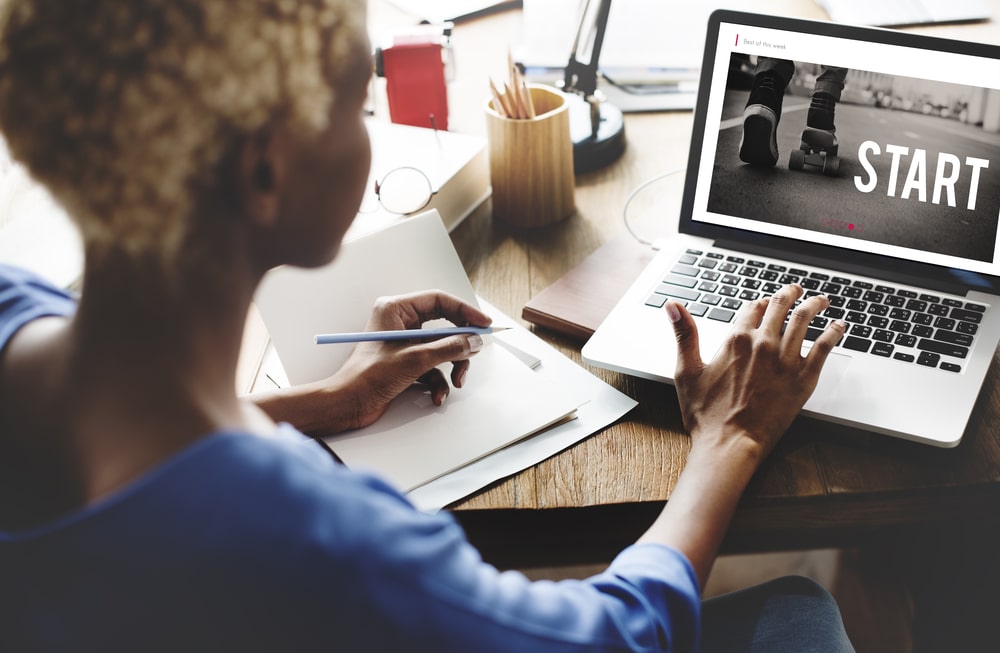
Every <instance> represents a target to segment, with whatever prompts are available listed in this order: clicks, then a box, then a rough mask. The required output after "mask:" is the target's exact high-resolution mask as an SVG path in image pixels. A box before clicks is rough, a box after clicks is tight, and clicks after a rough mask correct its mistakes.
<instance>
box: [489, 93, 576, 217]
mask: <svg viewBox="0 0 1000 653" xmlns="http://www.w3.org/2000/svg"><path fill="white" fill-rule="evenodd" d="M528 92H529V93H531V99H532V101H533V103H534V106H535V117H534V118H525V119H513V118H506V117H504V116H503V115H502V114H501V113H498V112H497V111H496V110H495V109H494V106H493V100H490V101H489V102H487V103H486V134H487V139H488V141H489V155H490V182H491V184H492V186H493V216H494V217H495V218H497V219H498V220H501V221H503V222H505V223H507V224H509V225H511V226H514V227H525V228H535V227H544V226H546V225H550V224H553V223H555V222H558V221H560V220H563V219H565V218H568V217H569V216H571V215H573V213H574V212H575V211H576V204H575V202H574V184H575V179H574V177H573V142H572V141H571V140H570V133H569V105H568V104H567V103H566V98H565V96H564V95H563V94H562V93H560V92H559V91H557V90H556V89H554V88H551V87H547V86H535V85H529V86H528Z"/></svg>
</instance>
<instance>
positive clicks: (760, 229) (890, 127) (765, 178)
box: [582, 11, 1000, 447]
mask: <svg viewBox="0 0 1000 653" xmlns="http://www.w3.org/2000/svg"><path fill="white" fill-rule="evenodd" d="M775 57H777V58H782V59H785V60H786V61H790V62H791V66H790V67H791V68H793V69H794V73H793V74H792V76H791V79H790V81H789V84H788V86H787V89H786V91H785V93H784V94H783V95H782V98H783V104H782V110H781V116H780V120H779V122H778V126H777V133H776V143H777V148H778V160H777V162H776V163H775V164H774V165H773V166H769V165H766V162H765V163H764V164H761V163H760V162H759V161H757V162H756V163H755V164H748V163H744V161H742V160H741V149H742V148H741V141H742V139H743V131H744V112H745V105H746V103H747V98H748V94H749V89H750V88H751V85H752V83H753V80H754V79H755V75H756V73H757V72H758V70H761V69H765V68H767V67H768V66H769V65H773V63H774V62H771V64H768V63H767V62H766V61H765V62H764V63H763V64H762V63H761V59H766V58H775ZM784 65H786V66H788V65H789V64H788V63H786V64H784ZM830 67H841V68H846V69H847V73H846V78H845V79H844V87H843V91H842V94H841V99H840V101H839V102H838V103H837V104H836V107H835V112H834V113H835V128H836V129H835V135H836V137H837V140H838V142H837V148H836V150H834V149H832V148H831V147H829V146H830V145H831V143H832V141H825V142H820V141H822V139H819V141H817V139H816V138H815V134H812V135H811V136H809V137H808V138H807V137H806V136H805V135H804V132H805V131H806V127H807V121H811V120H812V119H811V118H809V106H810V102H811V97H810V96H811V92H812V89H813V87H814V85H815V84H816V80H817V78H818V77H819V76H820V75H822V74H823V73H824V72H825V71H826V70H827V68H830ZM786 70H787V68H786ZM750 113H751V114H754V113H757V114H759V112H754V111H751V112H750ZM814 122H815V121H814ZM820 136H822V134H820ZM752 137H753V133H752V130H751V131H750V132H748V138H749V139H751V140H752ZM803 138H806V139H807V140H808V141H809V142H808V143H805V142H803ZM749 158H751V159H752V158H753V157H749ZM661 218H662V220H664V221H674V220H677V232H678V235H677V236H674V237H670V238H669V239H666V240H664V241H663V242H661V243H658V249H659V251H658V252H657V253H656V255H655V257H654V259H653V260H652V262H651V263H650V264H649V266H648V267H647V268H646V269H645V270H644V271H643V272H642V273H641V274H640V276H639V278H638V279H636V280H635V281H634V283H633V284H632V286H631V287H630V289H629V290H628V291H627V292H626V293H625V295H624V296H623V297H622V298H621V299H620V300H619V302H618V303H617V305H616V306H615V308H614V309H613V310H612V312H611V313H610V314H609V315H608V317H607V318H606V319H605V320H604V322H603V323H602V324H601V326H600V327H599V328H598V329H597V331H596V332H595V333H594V335H593V336H592V337H591V338H590V339H589V340H588V342H587V343H586V344H585V346H584V347H583V350H582V354H583V358H584V360H585V361H587V362H588V363H590V364H593V365H595V366H599V367H604V368H608V369H612V370H617V371H620V372H625V373H628V374H632V375H635V376H639V377H643V378H647V379H653V380H657V381H663V382H667V383H671V382H672V381H673V374H674V367H675V363H676V345H675V343H674V338H673V334H672V329H671V326H670V323H669V321H668V319H667V316H666V314H665V312H664V310H663V304H664V302H666V301H667V299H669V298H674V299H678V300H680V301H682V302H685V304H686V306H687V307H688V310H689V311H691V312H692V313H693V314H695V315H696V316H697V317H696V321H697V322H698V329H699V334H700V336H701V338H700V345H701V354H702V358H703V359H704V360H705V361H708V360H711V358H712V357H713V356H714V355H715V353H716V351H718V349H719V347H720V346H721V343H722V342H723V341H724V339H725V338H726V336H727V334H728V333H729V331H730V330H731V328H732V321H733V319H734V317H735V315H736V314H737V313H738V311H739V310H740V309H741V308H742V306H743V305H744V304H745V303H746V302H748V301H752V300H753V299H755V298H757V297H760V296H764V295H769V294H771V293H773V292H775V291H776V290H777V289H778V288H780V287H781V286H782V285H783V284H786V283H789V282H797V283H799V284H801V285H802V286H803V287H804V288H805V289H806V291H807V293H808V294H813V293H824V294H826V295H828V296H829V297H830V302H831V306H830V308H828V309H826V311H824V313H822V314H821V315H819V316H817V319H816V320H814V323H813V324H812V325H811V328H810V332H809V335H808V336H807V341H806V343H805V345H804V347H809V346H810V345H811V342H812V340H814V339H815V337H816V336H817V335H818V333H820V331H821V330H822V329H823V328H824V327H825V325H826V324H827V323H828V322H829V321H830V320H832V319H844V320H846V321H847V323H848V331H847V333H846V334H845V336H844V337H843V338H842V339H841V341H840V342H839V344H838V345H837V346H836V347H835V348H834V351H833V353H831V355H830V357H829V359H828V362H827V363H826V365H825V366H824V370H823V372H822V374H821V376H820V380H819V384H818V386H817V388H816V390H815V392H814V393H813V395H812V397H811V398H810V399H809V401H808V402H807V403H806V404H805V407H804V409H803V414H805V415H808V416H811V417H815V418H818V419H822V420H829V421H831V422H835V423H838V424H844V425H848V426H852V427H858V428H862V429H866V430H869V431H872V432H876V433H881V434H885V435H889V436H895V437H899V438H904V439H907V440H912V441H916V442H921V443H926V444H930V445H935V446H939V447H954V446H956V445H958V444H959V442H960V441H961V439H962V435H963V433H964V431H965V428H966V425H967V423H968V421H969V417H970V414H971V413H972V410H973V408H974V406H975V404H976V399H977V396H978V394H979V391H980V389H981V387H982V384H983V381H984V378H985V376H986V373H987V370H988V369H989V366H990V363H991V361H992V360H993V356H994V351H995V350H996V347H997V341H998V339H1000V241H998V233H997V225H998V222H1000V47H997V46H990V45H981V44H973V43H966V42H958V41H951V40H943V39H937V38H931V37H926V36H919V35H915V34H907V33H902V32H896V31H889V30H884V29H878V28H867V27H851V26H844V25H838V24H834V23H827V22H818V21H805V20H798V19H790V18H778V17H772V16H762V15H756V14H748V13H740V12H733V11H718V12H715V13H713V14H712V15H711V17H710V19H709V23H708V33H707V39H706V46H705V55H704V62H703V66H702V73H701V79H700V82H699V90H698V101H697V105H696V108H695V114H694V128H693V132H692V139H691V149H690V154H689V159H688V168H687V172H686V177H685V184H684V194H683V198H682V202H681V211H680V216H679V220H678V216H675V215H663V216H662V217H661Z"/></svg>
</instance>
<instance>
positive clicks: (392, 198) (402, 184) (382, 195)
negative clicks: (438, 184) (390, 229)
mask: <svg viewBox="0 0 1000 653" xmlns="http://www.w3.org/2000/svg"><path fill="white" fill-rule="evenodd" d="M436 194H437V191H436V190H434V188H433V187H432V186H431V180H430V178H428V177H427V175H426V174H424V172H423V171H422V170H419V169H417V168H413V167H410V166H401V167H399V168H394V169H392V170H390V171H389V172H387V173H385V175H383V177H382V179H381V180H375V201H371V198H370V197H366V199H365V200H363V201H362V203H361V207H360V208H359V209H358V213H374V212H375V211H377V210H378V206H379V205H381V206H382V208H383V209H385V210H386V211H388V212H389V213H393V214H395V215H410V214H411V213H416V212H417V211H419V210H420V209H422V208H424V207H426V206H427V205H428V204H430V203H431V198H432V197H434V195H436Z"/></svg>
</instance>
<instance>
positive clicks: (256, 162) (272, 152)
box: [237, 129, 290, 227]
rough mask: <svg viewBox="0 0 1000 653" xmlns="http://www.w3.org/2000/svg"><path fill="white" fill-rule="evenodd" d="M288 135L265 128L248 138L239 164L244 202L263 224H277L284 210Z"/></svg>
mask: <svg viewBox="0 0 1000 653" xmlns="http://www.w3.org/2000/svg"><path fill="white" fill-rule="evenodd" d="M288 145H289V143H288V139H287V138H286V137H285V136H284V135H283V134H282V133H281V131H280V130H274V129H262V130H261V131H259V132H258V133H256V134H254V135H253V136H251V137H250V138H248V139H247V140H246V141H244V143H243V145H242V147H241V149H240V153H239V159H238V161H239V163H238V165H237V174H238V175H239V180H238V184H237V185H238V187H239V189H240V194H241V195H242V198H241V199H242V202H241V204H242V205H243V207H244V210H245V211H246V214H247V217H248V218H249V219H250V220H252V221H253V222H254V223H256V224H258V225H259V226H263V227H269V226H272V225H274V224H275V223H276V222H277V221H278V218H279V215H280V211H281V194H282V190H283V188H284V184H285V181H286V178H287V171H288V156H289V153H290V152H289V147H288Z"/></svg>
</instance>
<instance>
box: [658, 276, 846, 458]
mask: <svg viewBox="0 0 1000 653" xmlns="http://www.w3.org/2000/svg"><path fill="white" fill-rule="evenodd" d="M802 293H803V290H802V288H801V287H800V286H798V285H790V286H785V287H783V288H781V289H780V290H779V291H778V292H777V293H775V294H774V295H773V296H772V297H770V298H765V299H759V300H757V301H754V302H752V303H750V304H748V305H747V306H746V307H745V308H744V310H743V311H741V312H740V313H739V314H738V315H737V317H736V320H735V323H734V324H733V331H732V334H731V335H730V337H729V339H728V341H727V342H726V344H725V345H724V346H723V347H722V348H721V349H720V350H719V352H718V354H716V356H715V358H714V359H713V360H712V361H711V362H710V363H707V364H706V363H705V362H704V361H702V359H701V354H700V351H699V348H698V329H697V327H696V326H695V322H694V320H693V319H692V318H691V315H690V314H689V313H688V312H687V310H685V309H684V307H683V306H681V305H680V304H678V303H676V302H671V303H668V305H667V307H666V310H667V315H668V316H669V317H670V318H671V322H672V323H673V327H674V335H675V337H676V339H677V347H678V358H677V369H676V374H675V379H676V385H677V396H678V399H679V401H680V405H681V412H682V415H683V419H684V426H685V427H686V428H687V430H688V432H689V433H690V434H691V438H692V446H698V445H699V443H700V441H701V440H703V439H704V440H716V439H719V438H729V437H737V436H739V437H748V438H750V439H751V440H752V441H753V443H754V444H756V445H757V447H758V448H759V454H760V458H761V459H763V457H764V456H766V455H767V453H768V452H770V451H771V449H772V448H773V447H774V445H775V444H776V443H777V442H778V440H779V439H780V438H781V436H782V435H783V434H784V432H785V431H786V430H787V429H788V427H789V426H790V425H791V423H792V420H794V419H795V416H796V415H798V413H799V411H800V410H801V408H802V405H803V404H804V403H805V402H806V400H807V399H808V398H809V396H810V395H811V394H812V391H813V390H814V389H815V387H816V383H817V381H818V380H819V374H820V370H821V369H822V368H823V363H824V362H826V358H827V355H828V354H829V353H830V351H831V350H832V349H833V346H834V345H835V344H837V342H838V340H839V339H840V337H841V336H842V335H843V334H844V329H845V327H846V325H845V324H844V323H843V322H834V323H833V324H832V325H831V327H830V328H828V329H826V330H825V331H824V332H823V333H822V334H821V335H820V336H819V337H818V338H817V339H816V340H815V342H814V343H813V345H812V348H811V349H809V350H808V351H807V352H806V354H805V355H803V353H802V345H803V342H804V338H805V334H806V328H807V327H808V326H809V323H810V321H811V320H812V319H813V318H814V317H815V316H816V315H817V314H818V313H819V312H821V311H823V310H824V309H826V307H827V306H829V300H828V299H827V298H826V297H825V296H822V295H816V296H813V297H810V298H808V299H806V300H804V301H802V302H801V303H800V304H799V305H798V306H795V302H796V301H797V300H798V299H799V298H800V297H801V296H802ZM789 311H791V314H790V316H789V318H788V325H787V327H786V326H785V316H786V315H788V312H789Z"/></svg>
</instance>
